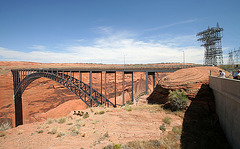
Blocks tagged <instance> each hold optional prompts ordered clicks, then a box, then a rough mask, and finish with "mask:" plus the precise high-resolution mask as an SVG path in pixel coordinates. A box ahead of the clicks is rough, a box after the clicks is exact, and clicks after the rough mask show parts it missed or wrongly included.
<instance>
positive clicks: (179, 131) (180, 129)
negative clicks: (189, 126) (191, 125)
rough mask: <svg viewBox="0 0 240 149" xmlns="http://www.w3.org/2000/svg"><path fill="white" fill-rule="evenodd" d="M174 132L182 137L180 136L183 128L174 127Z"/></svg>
mask: <svg viewBox="0 0 240 149" xmlns="http://www.w3.org/2000/svg"><path fill="white" fill-rule="evenodd" d="M172 132H174V133H176V134H179V135H180V134H182V128H181V127H180V126H174V127H173V128H172Z"/></svg>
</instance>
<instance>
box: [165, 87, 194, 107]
mask: <svg viewBox="0 0 240 149" xmlns="http://www.w3.org/2000/svg"><path fill="white" fill-rule="evenodd" d="M168 96H169V106H170V109H171V110H172V111H178V110H184V109H186V108H187V105H188V101H189V100H188V97H187V96H186V94H185V92H183V91H180V90H176V91H170V94H169V95H168Z"/></svg>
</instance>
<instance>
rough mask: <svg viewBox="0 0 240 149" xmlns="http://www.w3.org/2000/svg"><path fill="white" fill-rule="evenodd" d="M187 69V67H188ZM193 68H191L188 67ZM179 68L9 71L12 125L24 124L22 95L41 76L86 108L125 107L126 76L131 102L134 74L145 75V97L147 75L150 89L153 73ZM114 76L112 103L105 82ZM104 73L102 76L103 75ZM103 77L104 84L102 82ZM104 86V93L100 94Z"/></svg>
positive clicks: (32, 69)
mask: <svg viewBox="0 0 240 149" xmlns="http://www.w3.org/2000/svg"><path fill="white" fill-rule="evenodd" d="M188 67H189V66H188ZM190 67H192V66H190ZM178 69H181V68H179V67H169V68H161V69H153V68H152V69H151V68H143V69H98V68H94V69H81V68H38V69H35V68H30V69H12V70H11V71H12V74H13V85H14V103H15V126H18V125H22V124H23V110H22V94H23V92H24V91H25V89H26V88H27V86H28V85H30V84H31V83H32V82H33V81H34V80H36V79H39V78H41V77H44V78H48V79H51V80H53V81H56V82H58V83H59V84H61V85H63V86H64V87H66V88H67V89H69V90H70V91H71V92H73V93H74V94H75V95H76V96H77V97H79V98H80V99H81V100H82V101H83V102H84V103H85V104H86V105H87V106H88V107H96V106H99V105H102V104H104V105H106V106H111V107H116V106H122V105H124V103H125V102H124V78H125V77H124V76H125V74H131V76H132V97H131V98H132V101H133V75H134V72H143V73H145V74H146V94H148V76H152V77H153V88H154V87H155V73H156V72H174V71H176V70H178ZM83 73H88V74H89V80H87V81H88V82H89V84H87V83H84V81H86V80H84V78H83V77H82V74H83ZM93 73H97V74H99V75H101V77H100V80H99V81H101V91H100V92H98V91H97V90H96V89H94V88H93V85H92V74H93ZM110 73H111V74H115V86H114V87H113V88H115V93H114V94H115V101H110V100H109V99H107V98H106V95H107V88H106V84H107V82H106V80H107V74H110ZM117 73H122V81H123V83H122V84H123V85H122V88H123V93H122V96H123V97H122V104H121V105H119V104H117V103H116V74H117ZM103 74H104V76H103ZM103 77H105V79H104V80H105V81H104V82H103ZM103 85H104V92H105V93H103Z"/></svg>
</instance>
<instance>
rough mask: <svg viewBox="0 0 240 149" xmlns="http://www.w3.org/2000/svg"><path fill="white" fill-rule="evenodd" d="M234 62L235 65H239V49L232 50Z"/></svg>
mask: <svg viewBox="0 0 240 149" xmlns="http://www.w3.org/2000/svg"><path fill="white" fill-rule="evenodd" d="M233 52H234V61H235V63H236V64H239V63H240V60H239V56H240V48H239V49H238V50H235V49H234V51H233Z"/></svg>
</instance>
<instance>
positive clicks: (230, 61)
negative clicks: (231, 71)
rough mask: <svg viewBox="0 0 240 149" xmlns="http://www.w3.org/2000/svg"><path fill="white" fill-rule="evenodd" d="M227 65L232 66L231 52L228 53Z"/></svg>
mask: <svg viewBox="0 0 240 149" xmlns="http://www.w3.org/2000/svg"><path fill="white" fill-rule="evenodd" d="M228 64H229V65H233V64H234V60H233V51H232V50H231V51H230V52H228Z"/></svg>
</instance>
